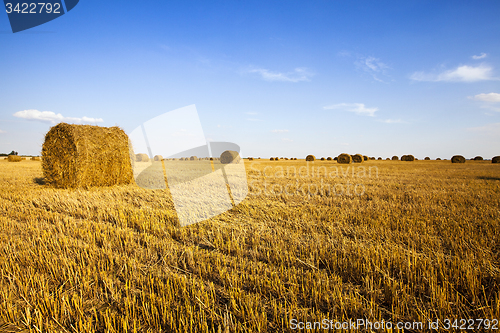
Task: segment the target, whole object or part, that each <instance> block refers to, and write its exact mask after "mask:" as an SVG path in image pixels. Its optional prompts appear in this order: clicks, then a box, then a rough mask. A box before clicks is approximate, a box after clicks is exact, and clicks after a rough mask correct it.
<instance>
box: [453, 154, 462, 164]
mask: <svg viewBox="0 0 500 333" xmlns="http://www.w3.org/2000/svg"><path fill="white" fill-rule="evenodd" d="M451 163H465V157H463V156H462V155H455V156H453V157H452V158H451Z"/></svg>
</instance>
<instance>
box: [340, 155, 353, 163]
mask: <svg viewBox="0 0 500 333" xmlns="http://www.w3.org/2000/svg"><path fill="white" fill-rule="evenodd" d="M336 158H337V162H338V163H341V164H349V163H351V162H352V156H351V155H349V154H340V155H339V156H338V157H336Z"/></svg>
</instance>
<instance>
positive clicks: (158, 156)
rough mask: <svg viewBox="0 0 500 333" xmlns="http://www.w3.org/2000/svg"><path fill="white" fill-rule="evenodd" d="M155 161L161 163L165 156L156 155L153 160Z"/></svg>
mask: <svg viewBox="0 0 500 333" xmlns="http://www.w3.org/2000/svg"><path fill="white" fill-rule="evenodd" d="M153 160H154V161H161V160H163V156H161V155H155V157H154V158H153Z"/></svg>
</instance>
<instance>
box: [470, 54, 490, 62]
mask: <svg viewBox="0 0 500 333" xmlns="http://www.w3.org/2000/svg"><path fill="white" fill-rule="evenodd" d="M487 56H488V55H487V54H486V53H481V54H480V55H473V56H472V59H474V60H478V59H484V58H486V57H487Z"/></svg>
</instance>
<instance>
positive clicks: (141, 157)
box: [135, 154, 149, 162]
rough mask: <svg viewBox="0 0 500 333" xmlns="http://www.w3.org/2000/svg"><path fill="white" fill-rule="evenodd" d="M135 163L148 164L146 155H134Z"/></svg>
mask: <svg viewBox="0 0 500 333" xmlns="http://www.w3.org/2000/svg"><path fill="white" fill-rule="evenodd" d="M135 161H136V162H149V156H148V154H135Z"/></svg>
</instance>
